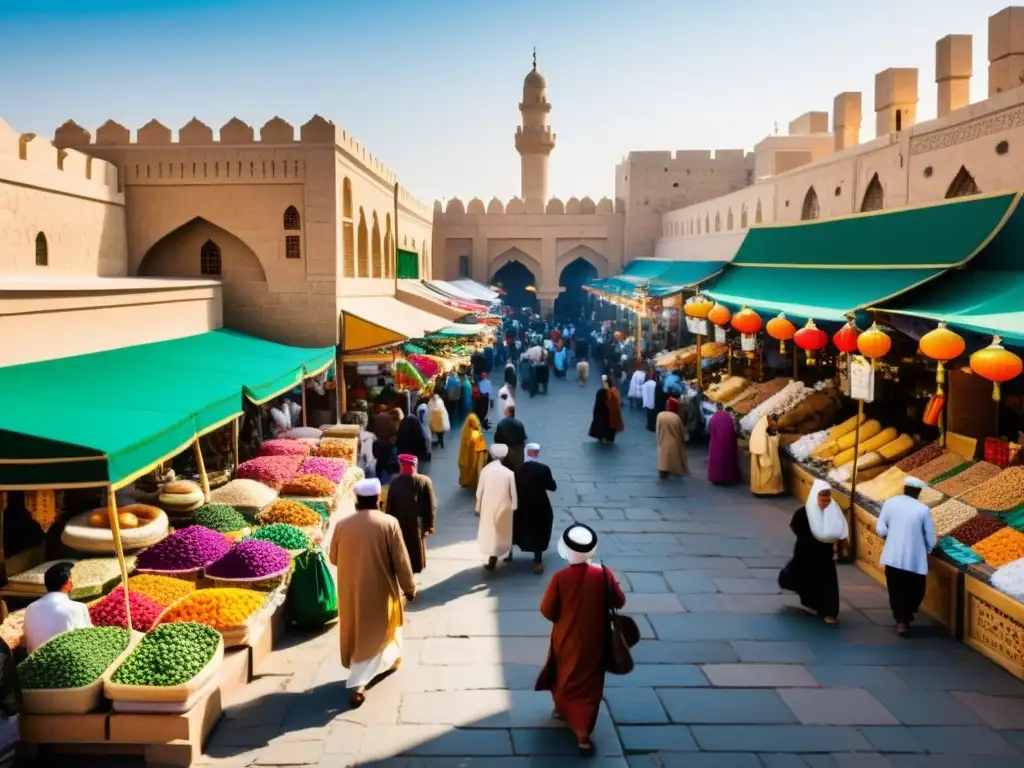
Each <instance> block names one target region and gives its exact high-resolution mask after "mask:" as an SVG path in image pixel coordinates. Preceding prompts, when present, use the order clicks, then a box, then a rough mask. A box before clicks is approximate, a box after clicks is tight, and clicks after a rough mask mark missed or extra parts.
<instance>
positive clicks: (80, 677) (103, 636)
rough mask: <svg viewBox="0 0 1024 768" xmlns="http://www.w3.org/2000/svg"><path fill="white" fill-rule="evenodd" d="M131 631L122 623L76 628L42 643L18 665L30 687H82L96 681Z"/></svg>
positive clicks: (23, 682) (124, 645) (124, 646)
mask: <svg viewBox="0 0 1024 768" xmlns="http://www.w3.org/2000/svg"><path fill="white" fill-rule="evenodd" d="M130 639H131V635H130V634H129V633H128V631H127V630H125V629H119V628H118V627H89V628H87V629H72V630H70V631H68V632H64V633H63V634H60V635H57V636H55V637H53V638H52V639H50V640H48V641H47V642H46V643H44V644H43V645H41V646H39V647H38V648H37V649H36V650H35V652H33V653H32V654H31V655H29V657H28V658H27V659H25V660H24V661H23V662H22V663H21V664H19V665H18V681H19V682H20V683H21V687H22V688H25V689H27V690H33V691H44V690H54V689H67V688H81V687H82V686H85V685H90V684H91V683H95V682H96V681H97V680H99V679H100V677H101V676H102V675H103V673H104V672H106V671H107V670H108V669H109V668H110V665H111V664H113V663H114V662H115V661H116V660H117V657H118V656H120V655H121V654H122V653H124V652H125V650H127V648H128V641H129V640H130Z"/></svg>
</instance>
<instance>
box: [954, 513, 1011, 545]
mask: <svg viewBox="0 0 1024 768" xmlns="http://www.w3.org/2000/svg"><path fill="white" fill-rule="evenodd" d="M1005 527H1006V523H1004V522H1003V521H1002V520H996V519H995V518H994V517H989V516H988V515H977V516H976V517H972V518H971V519H970V520H968V521H967V522H966V523H961V524H960V525H958V526H957V527H956V528H954V529H953V531H952V533H950V534H949V535H950V536H952V537H953V538H954V539H956V540H957V541H959V542H960V543H961V544H966V545H967V546H968V547H973V546H974V545H975V544H977V543H978V542H979V541H982V540H984V539H987V538H988V537H989V536H991V535H992V534H994V533H998V532H999V531H1001V530H1002V529H1003V528H1005Z"/></svg>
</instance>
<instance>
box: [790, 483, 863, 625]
mask: <svg viewBox="0 0 1024 768" xmlns="http://www.w3.org/2000/svg"><path fill="white" fill-rule="evenodd" d="M789 528H790V530H792V531H793V533H794V534H795V535H796V545H795V546H794V547H793V559H792V560H790V561H789V563H788V564H787V565H786V567H785V568H783V569H782V572H781V573H780V574H779V586H780V587H782V589H785V590H787V591H790V592H796V593H797V594H798V595H799V596H800V605H801V607H803V608H804V610H806V611H809V612H810V613H813V614H814V615H815V616H817V617H818V618H820V619H822V620H823V621H824V622H825V624H826V625H828V626H830V627H834V626H836V624H837V618H838V616H839V577H838V575H837V574H836V561H835V555H837V554H838V555H841V554H842V553H843V551H844V550H845V548H846V540H847V539H848V538H849V536H850V529H849V525H848V524H847V522H846V516H845V515H844V514H843V511H842V510H841V509H840V508H839V505H838V504H836V502H835V500H834V499H833V498H832V489H831V487H830V486H829V484H828V483H827V482H826V481H825V480H815V481H814V485H812V486H811V492H810V494H809V495H808V496H807V503H806V504H804V506H802V507H800V508H799V509H797V511H796V512H795V513H794V514H793V519H792V520H791V521H790V523H789Z"/></svg>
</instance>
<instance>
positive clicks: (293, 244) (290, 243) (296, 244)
mask: <svg viewBox="0 0 1024 768" xmlns="http://www.w3.org/2000/svg"><path fill="white" fill-rule="evenodd" d="M284 257H285V258H286V259H301V258H302V241H301V238H300V237H299V236H298V235H288V236H287V237H286V238H285V239H284Z"/></svg>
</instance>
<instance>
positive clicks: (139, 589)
mask: <svg viewBox="0 0 1024 768" xmlns="http://www.w3.org/2000/svg"><path fill="white" fill-rule="evenodd" d="M195 589H196V585H195V584H193V583H192V582H191V581H185V580H184V579H175V578H174V577H173V576H159V575H157V574H155V573H140V574H139V575H138V576H132V577H131V578H130V579H128V591H129V592H135V593H138V594H140V595H145V596H146V597H148V598H149V599H150V600H153V601H154V602H157V603H159V604H160V605H162V606H165V607H166V606H168V605H170V604H171V603H173V602H174V601H175V600H180V599H181V598H183V597H184V596H185V595H187V594H189V593H190V592H194V591H195Z"/></svg>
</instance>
